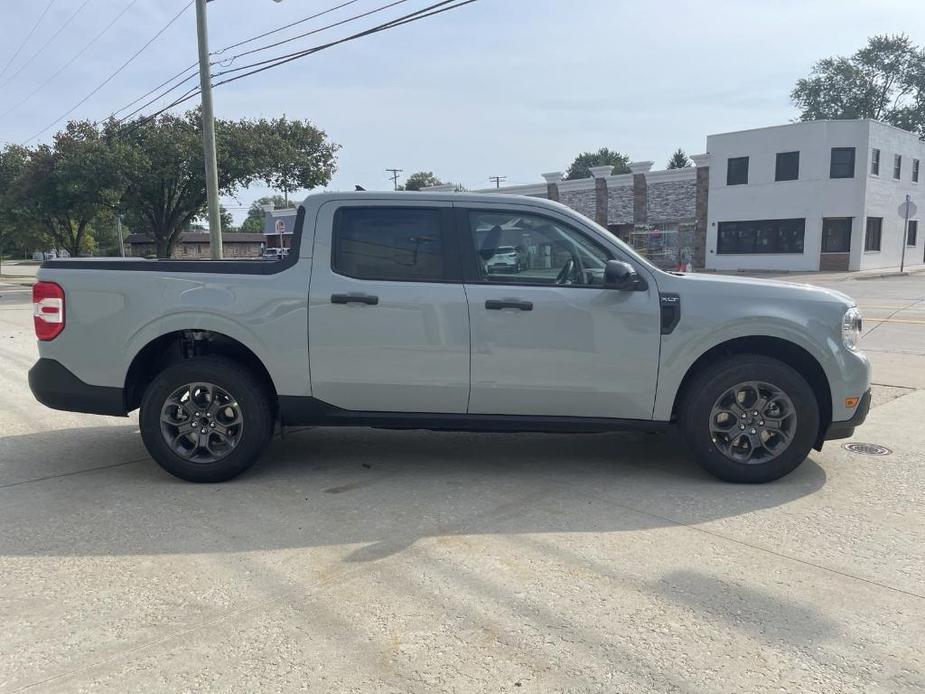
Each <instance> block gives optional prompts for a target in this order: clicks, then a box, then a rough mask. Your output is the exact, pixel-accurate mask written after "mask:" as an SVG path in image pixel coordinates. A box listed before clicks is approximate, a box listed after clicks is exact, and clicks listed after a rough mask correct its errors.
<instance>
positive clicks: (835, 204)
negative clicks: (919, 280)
mask: <svg viewBox="0 0 925 694" xmlns="http://www.w3.org/2000/svg"><path fill="white" fill-rule="evenodd" d="M707 151H708V153H709V164H710V183H709V206H708V213H707V229H706V232H707V233H706V258H705V264H706V267H707V268H708V269H714V270H869V269H875V268H892V267H898V266H899V264H900V256H901V253H902V250H903V242H904V240H903V226H904V220H903V218H902V217H901V216H900V214H899V207H900V205H901V204H902V203H903V201H904V200H905V196H906V195H907V194H909V195H910V196H911V198H912V201H913V202H914V203H916V204H917V205H918V208H919V211H918V213H917V214H916V215H915V216H914V217H913V218H912V221H911V222H910V225H909V237H908V244H907V246H906V249H905V250H906V256H905V259H906V265H907V266H909V267H915V266H920V267H921V266H923V265H925V238H923V236H925V230H923V232H922V233H919V231H918V226H919V225H918V221H919V218H921V217H922V216H923V215H925V181H923V180H922V176H923V174H922V173H921V172H920V168H921V164H920V163H921V161H922V160H925V142H922V141H921V140H919V138H918V136H917V135H915V134H914V133H910V132H907V131H905V130H901V129H899V128H895V127H893V126H890V125H886V124H884V123H879V122H877V121H871V120H838V121H813V122H806V123H792V124H789V125H780V126H774V127H769V128H758V129H755V130H743V131H740V132H731V133H721V134H718V135H710V136H709V137H707Z"/></svg>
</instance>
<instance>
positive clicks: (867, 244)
mask: <svg viewBox="0 0 925 694" xmlns="http://www.w3.org/2000/svg"><path fill="white" fill-rule="evenodd" d="M882 232H883V217H868V218H867V233H866V234H864V250H865V251H879V250H880V236H881V234H882Z"/></svg>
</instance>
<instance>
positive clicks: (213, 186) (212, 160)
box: [196, 0, 222, 260]
mask: <svg viewBox="0 0 925 694" xmlns="http://www.w3.org/2000/svg"><path fill="white" fill-rule="evenodd" d="M206 2H208V0H196V33H197V35H198V37H199V87H200V89H201V90H202V149H203V154H204V155H205V163H206V200H207V202H208V206H209V247H210V250H211V255H212V259H213V260H221V258H222V216H221V213H220V211H219V207H218V162H217V161H216V157H215V116H214V114H213V112H212V74H211V72H212V71H211V67H210V65H209V32H208V27H207V19H206Z"/></svg>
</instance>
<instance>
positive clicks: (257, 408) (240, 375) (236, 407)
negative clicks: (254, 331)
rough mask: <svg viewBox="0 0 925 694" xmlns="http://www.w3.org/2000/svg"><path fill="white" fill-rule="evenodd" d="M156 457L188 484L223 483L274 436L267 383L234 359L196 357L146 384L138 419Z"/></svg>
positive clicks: (164, 466)
mask: <svg viewBox="0 0 925 694" xmlns="http://www.w3.org/2000/svg"><path fill="white" fill-rule="evenodd" d="M138 423H139V427H140V429H141V438H142V440H143V441H144V444H145V448H147V450H148V453H149V454H150V455H151V457H152V458H154V460H155V461H156V462H157V463H158V465H160V466H161V467H162V468H164V469H165V470H166V471H167V472H169V473H170V474H172V475H174V476H176V477H179V478H180V479H183V480H187V481H189V482H224V481H226V480H230V479H231V478H233V477H235V476H237V475H239V474H241V473H242V472H244V471H245V470H246V469H247V468H249V467H250V466H251V465H253V464H254V463H255V462H257V459H258V458H259V457H260V456H261V454H262V453H263V451H264V449H265V448H266V447H267V444H268V443H269V442H270V438H271V436H272V435H273V424H274V418H273V406H272V399H271V396H270V394H269V393H268V392H267V388H266V386H265V385H264V383H263V382H262V381H261V380H260V379H258V378H257V377H256V376H254V374H252V373H251V372H250V371H248V370H247V369H246V367H244V366H242V365H241V364H239V363H238V362H236V361H233V360H231V359H227V358H225V357H219V356H206V357H195V358H193V359H186V360H184V361H181V362H178V363H176V364H173V365H171V366H168V367H167V368H166V369H164V370H163V371H162V372H161V373H160V374H158V375H157V376H156V377H155V378H154V380H153V381H152V382H151V383H150V384H149V385H148V387H147V389H146V390H145V394H144V398H143V399H142V402H141V412H140V414H139V417H138Z"/></svg>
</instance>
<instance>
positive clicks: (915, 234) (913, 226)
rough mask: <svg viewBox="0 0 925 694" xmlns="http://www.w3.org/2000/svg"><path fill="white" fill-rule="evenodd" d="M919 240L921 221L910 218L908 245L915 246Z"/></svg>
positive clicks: (907, 236) (907, 235)
mask: <svg viewBox="0 0 925 694" xmlns="http://www.w3.org/2000/svg"><path fill="white" fill-rule="evenodd" d="M918 241H919V222H918V220H917V219H910V220H909V233H908V234H906V245H907V246H914V245H916V244H917V243H918Z"/></svg>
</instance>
